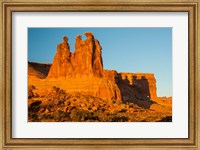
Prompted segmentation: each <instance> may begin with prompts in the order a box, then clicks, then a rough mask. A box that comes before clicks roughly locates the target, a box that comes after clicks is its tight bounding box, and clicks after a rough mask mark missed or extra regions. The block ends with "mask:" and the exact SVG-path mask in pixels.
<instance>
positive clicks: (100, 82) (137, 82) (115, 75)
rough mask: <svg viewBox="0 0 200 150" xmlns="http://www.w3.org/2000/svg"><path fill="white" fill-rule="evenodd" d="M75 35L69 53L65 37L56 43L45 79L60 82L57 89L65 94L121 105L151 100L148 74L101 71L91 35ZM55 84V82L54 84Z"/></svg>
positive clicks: (98, 47)
mask: <svg viewBox="0 0 200 150" xmlns="http://www.w3.org/2000/svg"><path fill="white" fill-rule="evenodd" d="M85 36H86V40H83V39H82V36H81V35H77V36H76V39H75V40H76V43H75V51H74V53H72V52H70V46H69V44H68V38H67V37H66V36H64V37H63V42H62V43H60V44H58V46H57V51H56V54H55V56H54V60H53V63H52V66H51V68H50V70H49V73H48V76H47V78H46V79H47V80H48V81H49V82H50V81H51V80H52V79H53V80H54V81H58V80H59V81H60V80H62V84H59V85H58V86H59V87H61V88H63V89H65V90H67V91H68V92H81V93H84V94H86V95H91V96H96V97H99V98H102V99H114V100H117V101H120V100H122V101H123V102H134V101H135V100H153V99H156V98H157V95H156V79H155V77H154V74H150V73H124V72H121V73H119V72H117V71H115V70H105V69H103V60H102V55H101V50H102V47H101V45H100V43H99V41H98V40H97V39H95V38H94V35H93V33H91V32H86V33H85ZM57 83H59V82H57Z"/></svg>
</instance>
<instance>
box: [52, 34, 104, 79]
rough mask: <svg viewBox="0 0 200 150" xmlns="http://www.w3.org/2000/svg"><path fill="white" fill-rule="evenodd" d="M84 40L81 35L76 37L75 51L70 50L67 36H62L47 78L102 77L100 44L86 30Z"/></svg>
mask: <svg viewBox="0 0 200 150" xmlns="http://www.w3.org/2000/svg"><path fill="white" fill-rule="evenodd" d="M85 36H86V37H87V39H86V40H82V38H81V36H80V35H78V36H77V37H76V44H75V52H74V53H71V52H70V47H69V44H68V43H67V41H68V38H67V37H66V36H64V37H63V42H62V43H60V44H58V47H57V52H56V55H55V57H54V60H53V65H52V67H51V69H50V71H49V74H48V78H59V77H64V78H68V77H82V76H87V77H88V76H90V77H102V75H103V61H102V56H101V46H100V44H99V41H98V40H97V39H95V38H94V36H93V34H92V33H91V32H86V33H85Z"/></svg>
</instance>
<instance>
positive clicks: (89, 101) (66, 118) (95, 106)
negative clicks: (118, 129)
mask: <svg viewBox="0 0 200 150" xmlns="http://www.w3.org/2000/svg"><path fill="white" fill-rule="evenodd" d="M140 103H143V104H144V105H145V104H146V103H148V104H149V103H151V106H150V108H148V109H145V108H144V107H141V106H142V105H141V106H140V107H139V106H138V105H136V104H134V103H126V104H124V103H122V102H116V101H115V100H107V99H100V98H97V97H93V96H87V95H83V94H81V93H78V92H74V93H70V94H69V93H67V92H66V91H65V90H62V89H60V88H59V87H55V86H54V87H53V88H52V90H50V91H49V92H47V93H46V95H45V96H44V95H40V94H38V93H37V87H35V86H34V85H30V86H29V91H28V121H30V122H155V121H164V122H169V121H172V120H171V116H172V113H171V106H168V105H169V104H171V101H170V102H169V101H167V103H165V100H157V102H153V101H144V100H143V101H141V102H140Z"/></svg>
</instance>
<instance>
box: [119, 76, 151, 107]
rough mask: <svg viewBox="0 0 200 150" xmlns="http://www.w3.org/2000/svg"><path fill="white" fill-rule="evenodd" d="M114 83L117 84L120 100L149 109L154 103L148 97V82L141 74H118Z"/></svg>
mask: <svg viewBox="0 0 200 150" xmlns="http://www.w3.org/2000/svg"><path fill="white" fill-rule="evenodd" d="M116 81H117V82H116V84H117V85H118V87H119V89H120V92H121V97H122V101H123V102H124V103H135V104H137V105H138V106H140V107H142V108H145V109H149V108H150V106H151V105H152V104H153V103H155V102H153V101H152V100H151V99H150V90H149V88H150V87H149V82H148V80H147V79H146V78H145V76H142V77H141V78H137V76H131V77H130V76H129V78H128V76H124V75H123V76H122V75H121V74H118V76H117V80H116Z"/></svg>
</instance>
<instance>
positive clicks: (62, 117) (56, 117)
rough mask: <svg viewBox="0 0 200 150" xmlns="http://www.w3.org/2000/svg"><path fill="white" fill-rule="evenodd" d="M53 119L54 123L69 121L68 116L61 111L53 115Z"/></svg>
mask: <svg viewBox="0 0 200 150" xmlns="http://www.w3.org/2000/svg"><path fill="white" fill-rule="evenodd" d="M53 118H54V120H55V121H58V122H63V121H67V120H69V115H68V113H66V112H64V111H63V110H58V111H56V112H55V113H54V114H53Z"/></svg>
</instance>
